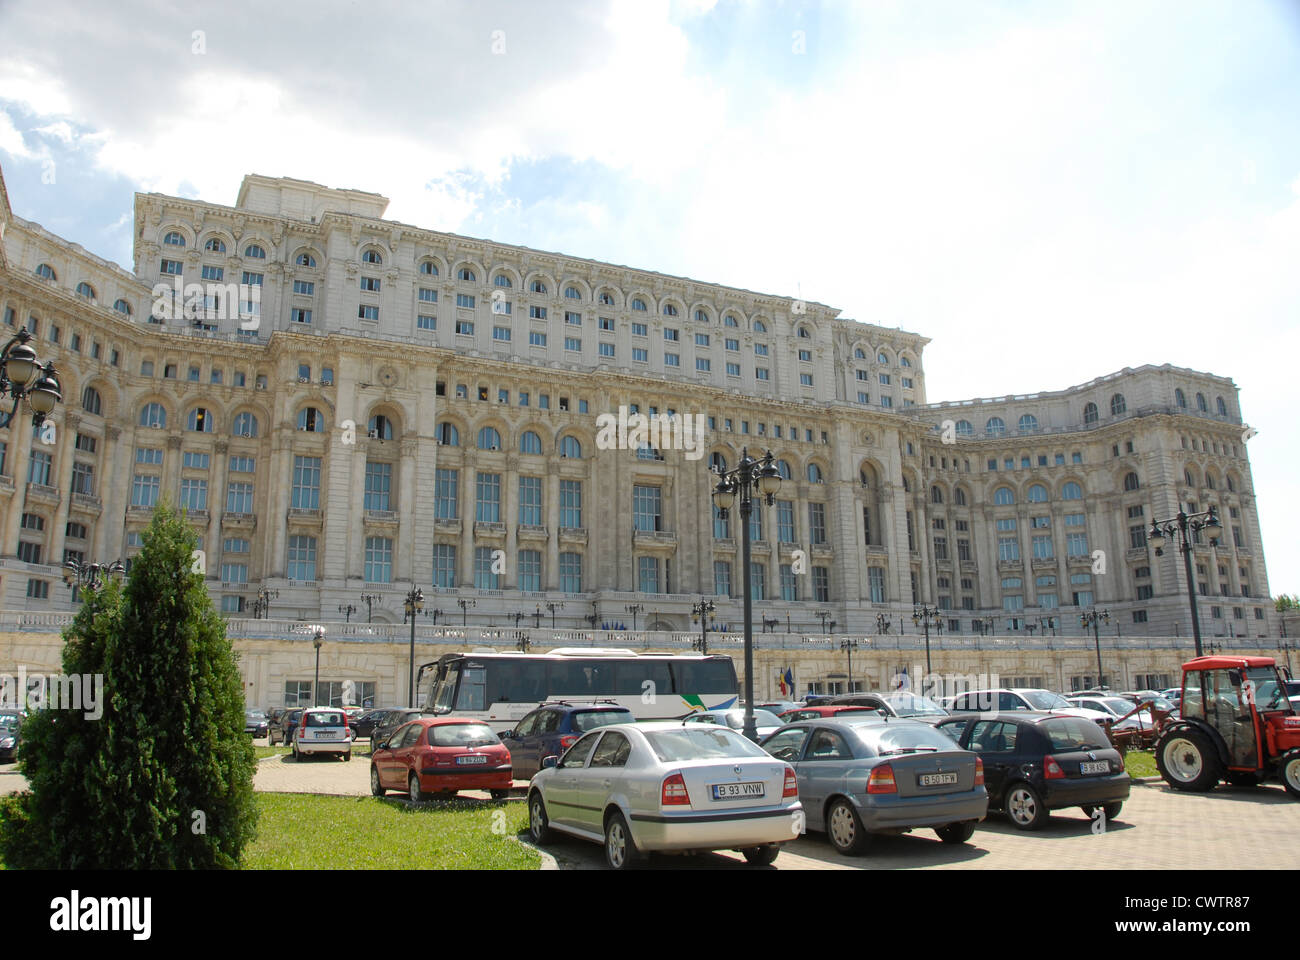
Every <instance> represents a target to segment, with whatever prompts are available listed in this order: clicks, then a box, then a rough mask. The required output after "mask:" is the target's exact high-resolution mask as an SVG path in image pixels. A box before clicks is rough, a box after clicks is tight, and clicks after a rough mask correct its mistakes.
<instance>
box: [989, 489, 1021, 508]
mask: <svg viewBox="0 0 1300 960" xmlns="http://www.w3.org/2000/svg"><path fill="white" fill-rule="evenodd" d="M993 502H994V503H995V504H996V505H998V506H1000V507H1005V506H1009V505H1011V504H1013V503H1015V502H1016V495H1015V494H1014V493H1013V492H1012V491H1011V488H1010V487H998V488H997V489H996V490H994V491H993Z"/></svg>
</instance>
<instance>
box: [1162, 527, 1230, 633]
mask: <svg viewBox="0 0 1300 960" xmlns="http://www.w3.org/2000/svg"><path fill="white" fill-rule="evenodd" d="M1201 530H1204V531H1205V532H1206V533H1208V534H1209V535H1210V545H1211V546H1213V545H1214V544H1216V543H1218V540H1219V533H1220V532H1221V531H1222V530H1223V524H1221V523H1219V518H1218V515H1217V514H1215V512H1214V508H1213V507H1210V509H1208V510H1206V511H1204V512H1202V513H1186V512H1185V511H1183V510H1179V511H1178V516H1176V517H1170V518H1169V519H1168V520H1152V521H1151V531H1150V532H1149V533H1148V534H1147V539H1148V540H1150V541H1151V546H1153V547H1154V548H1155V551H1156V556H1157V557H1163V556H1164V554H1165V549H1164V548H1165V539H1166V538H1168V539H1172V540H1177V541H1179V543H1178V549H1179V550H1181V551H1182V553H1183V571H1184V573H1186V575H1187V600H1188V602H1189V603H1190V604H1191V606H1192V638H1193V640H1194V641H1195V643H1196V655H1197V656H1198V657H1199V656H1201V655H1202V654H1203V651H1202V650H1201V619H1200V617H1199V616H1198V614H1197V612H1196V584H1195V583H1194V582H1193V578H1192V534H1195V533H1199V532H1200V531H1201Z"/></svg>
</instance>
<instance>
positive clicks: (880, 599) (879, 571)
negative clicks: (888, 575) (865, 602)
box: [867, 567, 885, 603]
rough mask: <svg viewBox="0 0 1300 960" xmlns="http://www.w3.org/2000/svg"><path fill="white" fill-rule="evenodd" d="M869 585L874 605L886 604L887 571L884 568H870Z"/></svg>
mask: <svg viewBox="0 0 1300 960" xmlns="http://www.w3.org/2000/svg"><path fill="white" fill-rule="evenodd" d="M867 583H868V586H869V587H870V590H871V602H872V603H884V602H885V569H884V567H868V568H867Z"/></svg>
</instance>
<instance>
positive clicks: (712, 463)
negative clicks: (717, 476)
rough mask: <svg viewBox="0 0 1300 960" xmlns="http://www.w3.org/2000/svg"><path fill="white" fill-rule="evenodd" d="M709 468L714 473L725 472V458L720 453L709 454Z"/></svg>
mask: <svg viewBox="0 0 1300 960" xmlns="http://www.w3.org/2000/svg"><path fill="white" fill-rule="evenodd" d="M709 469H710V470H711V471H713V472H714V473H726V471H727V458H726V457H724V456H723V455H722V454H720V453H711V454H709Z"/></svg>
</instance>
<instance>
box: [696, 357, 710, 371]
mask: <svg viewBox="0 0 1300 960" xmlns="http://www.w3.org/2000/svg"><path fill="white" fill-rule="evenodd" d="M710 367H711V364H710V362H709V358H708V357H696V358H695V369H696V370H698V371H699V372H700V373H708V372H709V369H710Z"/></svg>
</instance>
